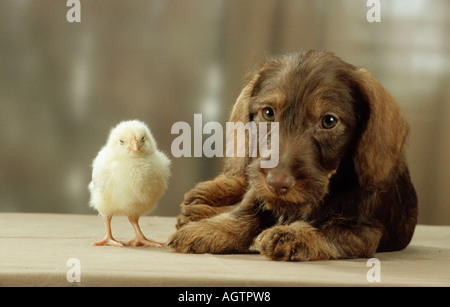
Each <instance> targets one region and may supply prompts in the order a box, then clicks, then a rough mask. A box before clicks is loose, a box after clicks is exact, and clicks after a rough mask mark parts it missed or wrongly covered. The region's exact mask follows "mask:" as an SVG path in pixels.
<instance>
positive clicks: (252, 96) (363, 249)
mask: <svg viewBox="0 0 450 307" xmlns="http://www.w3.org/2000/svg"><path fill="white" fill-rule="evenodd" d="M230 121H232V122H237V121H241V122H243V123H247V122H249V121H254V122H255V123H259V122H262V121H268V122H272V121H275V122H278V123H279V153H280V155H279V157H280V158H279V163H278V165H277V166H276V167H275V168H272V169H262V168H261V167H260V161H261V159H262V158H260V157H257V158H252V157H248V156H247V157H244V158H238V157H233V158H227V160H226V161H225V167H224V171H223V173H222V174H221V175H219V176H218V177H217V178H215V179H213V180H210V181H206V182H202V183H199V184H197V186H196V187H194V188H193V189H192V190H191V191H189V192H188V193H187V194H186V195H185V200H184V202H183V203H182V205H181V206H182V212H181V214H180V215H179V217H178V224H177V229H178V230H177V231H176V232H175V233H174V234H173V235H172V237H171V238H170V239H169V245H170V246H171V247H172V248H174V249H175V250H176V251H178V252H182V253H241V252H247V251H248V250H249V248H250V246H252V245H253V244H255V245H256V246H257V247H258V248H259V250H260V252H261V253H262V254H264V255H265V256H267V257H268V258H270V259H274V260H321V259H339V258H353V257H371V256H373V255H374V253H375V252H377V251H378V252H382V251H394V250H400V249H403V248H405V247H406V246H407V245H408V243H409V242H410V240H411V237H412V235H413V232H414V228H415V225H416V221H417V197H416V193H415V190H414V187H413V185H412V183H411V180H410V176H409V172H408V167H407V165H406V162H405V158H404V153H403V146H404V143H405V140H406V137H407V133H408V128H407V124H406V122H405V120H404V118H403V117H402V115H401V113H400V109H399V106H398V105H397V103H396V101H395V100H394V98H393V97H392V96H391V95H390V94H389V92H388V91H387V90H386V89H384V88H383V87H382V86H381V85H380V83H379V82H378V81H377V80H375V78H374V77H373V76H372V75H371V74H370V73H369V72H368V71H366V70H365V69H360V68H357V67H355V66H353V65H350V64H348V63H346V62H344V61H342V60H341V59H339V58H337V57H336V56H334V55H333V54H331V53H327V52H319V51H308V52H300V53H295V54H290V55H286V56H282V57H279V58H270V59H267V60H266V62H264V63H263V65H262V66H261V68H260V69H259V70H258V71H257V72H256V73H254V74H253V75H252V76H251V78H250V81H249V82H248V84H247V85H246V86H245V88H244V89H243V90H242V92H241V94H240V96H239V97H238V99H237V101H236V103H235V105H234V107H233V110H232V114H231V117H230Z"/></svg>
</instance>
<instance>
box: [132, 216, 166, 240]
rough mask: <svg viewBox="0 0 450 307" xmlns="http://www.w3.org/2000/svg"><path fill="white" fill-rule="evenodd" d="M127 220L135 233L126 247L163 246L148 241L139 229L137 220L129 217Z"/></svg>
mask: <svg viewBox="0 0 450 307" xmlns="http://www.w3.org/2000/svg"><path fill="white" fill-rule="evenodd" d="M128 220H129V221H130V223H131V225H132V226H133V229H134V232H135V233H136V237H135V238H134V239H132V240H130V241H129V242H128V245H135V246H150V247H160V246H163V245H165V244H164V243H159V242H155V241H152V240H148V239H147V238H146V237H145V236H144V234H143V233H142V231H141V227H139V223H138V221H139V218H138V217H133V216H129V217H128Z"/></svg>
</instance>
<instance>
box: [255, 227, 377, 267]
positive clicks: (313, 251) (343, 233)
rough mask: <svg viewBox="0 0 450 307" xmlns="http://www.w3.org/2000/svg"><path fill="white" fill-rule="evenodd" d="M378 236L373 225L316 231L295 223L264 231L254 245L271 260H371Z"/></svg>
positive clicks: (327, 228)
mask: <svg viewBox="0 0 450 307" xmlns="http://www.w3.org/2000/svg"><path fill="white" fill-rule="evenodd" d="M381 235H382V231H381V229H379V228H378V227H376V226H369V225H359V226H354V227H345V226H343V225H332V226H331V225H330V226H327V227H323V228H320V229H318V228H315V227H313V226H311V225H310V224H309V223H307V222H305V221H297V222H294V223H292V224H290V225H277V226H273V227H271V228H269V229H266V230H265V231H263V232H262V233H261V234H260V235H259V236H258V238H257V239H256V242H255V243H256V246H257V247H258V249H259V250H260V252H261V253H262V254H263V255H265V256H266V257H268V258H270V259H273V260H292V261H308V260H328V259H340V258H356V257H371V256H373V254H374V253H375V251H376V249H377V246H378V242H379V240H380V238H381Z"/></svg>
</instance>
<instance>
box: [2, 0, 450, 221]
mask: <svg viewBox="0 0 450 307" xmlns="http://www.w3.org/2000/svg"><path fill="white" fill-rule="evenodd" d="M380 4H381V22H379V23H369V22H368V21H367V19H366V13H367V11H368V10H369V8H368V7H366V1H362V0H361V1H359V0H339V1H338V0H336V1H325V0H318V1H312V0H303V1H301V0H284V1H278V0H273V1H272V0H230V1H226V0H183V1H181V0H178V1H175V0H167V1H164V0H152V1H150V0H145V1H144V0H128V1H123V0H89V1H88V0H81V22H80V23H69V22H67V20H66V13H67V11H68V9H69V8H68V7H66V1H64V0H39V1H33V0H2V1H1V2H0V123H1V125H2V126H1V130H0V143H1V146H0V211H3V212H59V213H88V214H89V213H91V214H93V213H94V212H93V211H92V210H91V209H89V208H88V205H87V203H88V198H89V194H88V191H87V188H86V187H87V184H88V182H89V180H90V171H91V170H90V163H91V161H92V159H93V158H94V157H95V155H96V154H97V152H98V150H99V149H100V147H101V146H102V145H103V144H104V142H105V141H106V136H107V133H108V131H109V129H110V127H111V126H113V125H115V124H116V123H117V122H118V121H120V120H123V119H130V118H139V119H141V120H144V121H146V122H147V123H148V124H149V125H150V127H151V130H152V131H153V134H154V136H155V137H156V139H157V140H158V143H159V146H160V148H161V149H162V150H164V151H165V152H166V153H168V154H169V156H170V157H172V156H171V154H170V145H171V142H172V140H173V139H174V138H175V137H176V136H175V135H172V134H171V133H170V128H171V126H172V124H174V123H175V122H177V121H186V122H188V123H190V124H192V123H193V114H194V113H201V114H203V120H204V122H207V121H212V120H214V121H219V122H221V123H224V122H225V121H226V118H227V116H228V114H229V111H230V108H231V106H232V105H233V103H234V100H235V98H236V97H237V95H238V94H239V92H240V89H241V88H242V85H243V84H244V77H245V74H246V72H248V71H249V70H251V69H252V68H253V67H254V65H255V63H257V62H258V61H259V60H260V59H261V58H262V57H263V56H264V55H265V54H280V53H284V52H290V51H295V50H298V49H310V48H314V49H325V50H330V51H333V52H335V53H336V54H337V55H338V56H340V57H342V58H343V59H345V60H346V61H348V62H351V63H353V64H355V65H359V66H364V67H367V68H368V69H369V70H371V71H372V73H373V74H374V75H375V76H376V78H378V79H379V80H380V81H381V82H382V84H383V85H384V86H385V87H386V88H388V89H389V90H390V91H391V92H392V94H393V95H394V96H395V97H396V98H397V100H398V102H399V104H400V105H401V107H402V109H403V111H404V113H405V115H406V118H407V120H408V121H409V124H410V127H411V135H410V139H409V145H408V148H407V153H408V155H407V156H408V159H409V164H410V168H411V173H412V178H413V182H414V183H415V185H416V188H417V191H418V194H419V200H420V218H419V221H420V223H425V224H447V225H448V224H450V206H449V202H450V201H449V199H450V192H449V191H450V185H449V182H450V174H449V171H450V160H449V158H448V157H449V156H450V134H449V133H450V132H449V131H450V121H448V118H450V93H449V86H448V84H449V72H450V69H449V54H450V43H449V39H448V38H449V37H450V35H449V29H450V25H449V23H450V19H449V18H448V14H447V13H448V12H449V6H450V2H449V1H446V0H433V1H430V0H416V1H410V0H389V1H387V0H380ZM172 160H173V169H172V170H173V175H172V178H171V181H170V190H169V192H168V193H167V194H166V195H165V196H164V197H163V199H161V201H160V205H159V207H158V208H157V209H156V210H155V211H154V212H153V213H152V214H154V215H166V216H173V215H176V214H177V212H178V205H179V203H180V201H181V199H182V196H183V194H184V192H186V191H187V190H188V189H189V188H190V187H192V186H193V185H194V183H195V182H197V181H200V180H204V179H207V178H210V177H213V176H215V175H216V174H217V173H218V172H219V170H220V165H221V160H220V159H218V158H216V159H207V158H179V159H175V158H173V157H172Z"/></svg>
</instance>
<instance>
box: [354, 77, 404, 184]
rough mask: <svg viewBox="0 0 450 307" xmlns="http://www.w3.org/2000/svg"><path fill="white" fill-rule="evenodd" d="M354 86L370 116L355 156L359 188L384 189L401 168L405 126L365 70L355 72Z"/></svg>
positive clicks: (394, 104)
mask: <svg viewBox="0 0 450 307" xmlns="http://www.w3.org/2000/svg"><path fill="white" fill-rule="evenodd" d="M356 73H357V78H356V80H357V84H358V87H359V89H360V91H361V94H362V96H363V97H364V99H365V101H366V103H367V104H368V105H367V107H368V111H369V115H368V118H367V124H366V126H365V129H364V131H363V132H362V135H361V138H360V140H359V143H358V145H357V148H356V153H355V156H354V166H355V172H356V175H357V177H358V181H359V183H360V185H361V187H363V188H366V189H368V190H372V189H375V188H377V187H382V186H384V183H386V182H387V181H389V179H390V178H393V177H392V176H393V175H394V176H395V174H396V173H397V172H398V171H399V168H400V167H401V165H403V163H404V161H403V145H404V143H405V141H406V137H407V135H408V126H407V124H406V121H405V119H404V118H403V116H402V114H401V113H400V107H399V106H398V104H397V102H396V101H395V99H394V98H393V97H392V96H391V94H390V93H389V92H388V91H387V90H386V89H385V88H383V86H382V85H381V84H380V83H379V82H378V81H377V80H376V79H375V78H374V77H373V76H372V75H371V74H370V73H369V72H368V71H367V70H365V69H358V70H357V72H356Z"/></svg>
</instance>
